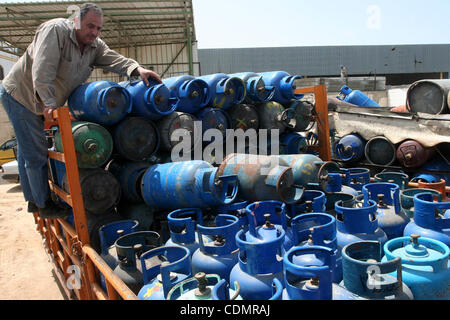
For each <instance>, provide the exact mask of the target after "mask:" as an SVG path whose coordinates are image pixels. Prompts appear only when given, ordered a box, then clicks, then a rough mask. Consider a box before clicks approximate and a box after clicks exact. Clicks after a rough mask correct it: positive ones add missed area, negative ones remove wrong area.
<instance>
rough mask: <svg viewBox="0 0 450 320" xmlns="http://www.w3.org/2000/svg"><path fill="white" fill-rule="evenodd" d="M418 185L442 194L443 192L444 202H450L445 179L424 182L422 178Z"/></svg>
mask: <svg viewBox="0 0 450 320" xmlns="http://www.w3.org/2000/svg"><path fill="white" fill-rule="evenodd" d="M418 186H419V188H425V189H433V190H436V191H438V192H439V193H440V194H442V202H450V198H448V197H447V190H446V187H445V180H444V179H441V181H440V182H437V183H428V182H423V181H422V180H419V181H418Z"/></svg>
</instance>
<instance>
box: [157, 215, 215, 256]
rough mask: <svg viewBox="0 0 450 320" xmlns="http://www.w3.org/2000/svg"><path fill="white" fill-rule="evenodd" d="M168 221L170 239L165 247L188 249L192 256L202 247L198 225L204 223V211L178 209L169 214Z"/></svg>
mask: <svg viewBox="0 0 450 320" xmlns="http://www.w3.org/2000/svg"><path fill="white" fill-rule="evenodd" d="M167 220H168V227H169V232H170V238H169V240H167V241H166V244H165V245H166V246H182V247H186V248H188V249H189V252H190V255H191V256H192V255H193V254H194V252H195V251H196V250H197V249H198V248H199V247H200V244H199V235H198V233H197V225H198V224H202V223H203V213H202V210H200V209H195V208H192V209H178V210H175V211H173V212H171V213H169V215H168V216H167ZM206 241H207V239H206Z"/></svg>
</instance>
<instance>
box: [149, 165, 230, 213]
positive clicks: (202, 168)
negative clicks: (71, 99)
mask: <svg viewBox="0 0 450 320" xmlns="http://www.w3.org/2000/svg"><path fill="white" fill-rule="evenodd" d="M141 191H142V197H143V199H144V201H145V203H146V204H147V205H149V206H150V207H153V208H160V209H180V208H208V207H215V206H218V205H223V204H228V203H232V202H233V201H234V199H235V198H236V195H237V192H238V181H237V176H236V175H219V174H218V168H214V167H213V166H212V165H211V164H209V163H207V162H205V161H200V160H195V161H181V162H170V163H165V164H156V165H154V166H151V167H150V168H148V170H147V171H146V172H145V173H144V175H143V177H142V182H141Z"/></svg>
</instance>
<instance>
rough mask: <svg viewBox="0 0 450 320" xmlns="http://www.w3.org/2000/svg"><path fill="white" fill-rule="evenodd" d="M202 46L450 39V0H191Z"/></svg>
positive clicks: (420, 42)
mask: <svg viewBox="0 0 450 320" xmlns="http://www.w3.org/2000/svg"><path fill="white" fill-rule="evenodd" d="M193 6H194V24H195V28H196V36H197V41H198V48H199V49H206V48H245V47H290V46H331V45H390V44H445V43H447V44H448V43H450V1H449V0H427V1H424V0H371V1H367V0H358V1H357V0H346V1H337V0H316V1H306V0H193Z"/></svg>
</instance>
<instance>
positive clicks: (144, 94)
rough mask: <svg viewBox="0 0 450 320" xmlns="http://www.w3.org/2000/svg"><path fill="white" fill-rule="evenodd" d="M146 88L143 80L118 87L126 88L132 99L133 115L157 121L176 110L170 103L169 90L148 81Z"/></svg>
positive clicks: (155, 82)
mask: <svg viewBox="0 0 450 320" xmlns="http://www.w3.org/2000/svg"><path fill="white" fill-rule="evenodd" d="M148 81H149V83H150V85H149V86H148V87H147V85H146V84H145V82H144V80H136V81H124V82H120V83H119V85H121V86H122V87H124V88H126V89H127V90H128V92H129V93H130V95H131V98H132V111H131V113H132V114H133V115H137V116H140V117H143V118H146V119H150V120H159V119H161V118H162V117H164V116H167V115H169V114H171V113H172V112H174V111H175V110H176V106H175V105H173V104H171V103H170V102H171V101H170V92H169V89H168V88H167V87H166V86H165V85H164V84H160V83H159V82H157V81H156V80H151V79H148Z"/></svg>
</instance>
